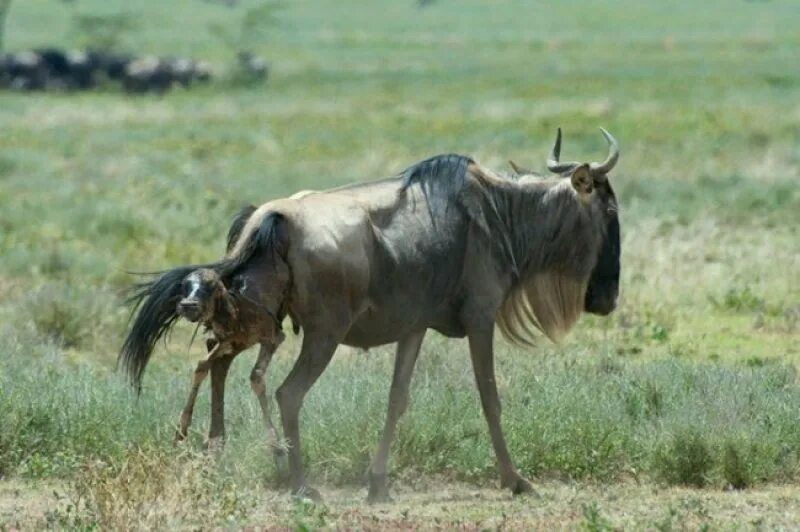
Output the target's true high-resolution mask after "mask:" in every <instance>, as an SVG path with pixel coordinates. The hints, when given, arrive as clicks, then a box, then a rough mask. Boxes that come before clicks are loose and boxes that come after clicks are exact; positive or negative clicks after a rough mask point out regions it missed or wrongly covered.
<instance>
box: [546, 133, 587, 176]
mask: <svg viewBox="0 0 800 532" xmlns="http://www.w3.org/2000/svg"><path fill="white" fill-rule="evenodd" d="M560 155H561V128H558V133H557V134H556V143H555V144H554V145H553V151H552V153H551V154H550V157H549V158H548V159H547V169H548V170H550V171H551V172H553V173H556V174H563V173H564V172H569V171H570V170H573V169H574V168H575V167H576V166H580V164H581V163H579V162H570V163H562V162H559V161H558V158H559V156H560Z"/></svg>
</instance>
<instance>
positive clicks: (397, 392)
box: [367, 331, 425, 503]
mask: <svg viewBox="0 0 800 532" xmlns="http://www.w3.org/2000/svg"><path fill="white" fill-rule="evenodd" d="M424 337H425V331H422V332H420V333H416V334H412V335H410V336H407V337H405V338H402V339H401V340H400V341H399V342H397V354H396V355H395V359H394V375H393V376H392V388H391V391H390V392H389V408H388V411H387V413H386V425H385V426H384V428H383V436H382V437H381V441H380V443H379V444H378V449H377V451H376V452H375V457H374V458H373V459H372V464H371V465H370V469H369V493H368V495H367V501H368V502H371V503H375V502H388V501H390V500H391V498H390V497H389V488H388V486H387V483H386V462H387V461H388V460H389V451H390V448H391V445H392V441H393V440H394V433H395V428H396V427H397V422H398V420H399V419H400V417H401V416H402V415H403V413H404V412H405V411H406V407H407V406H408V388H409V383H410V382H411V375H412V374H413V373H414V364H415V363H416V362H417V356H418V355H419V349H420V346H421V345H422V339H423V338H424Z"/></svg>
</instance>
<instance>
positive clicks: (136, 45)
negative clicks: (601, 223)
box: [0, 0, 800, 530]
mask: <svg viewBox="0 0 800 532" xmlns="http://www.w3.org/2000/svg"><path fill="white" fill-rule="evenodd" d="M244 4H247V2H244ZM426 4H427V5H425V6H424V7H420V4H418V3H415V2H412V1H411V0H408V1H391V2H389V1H374V2H356V1H354V0H338V1H329V0H317V1H297V2H286V3H285V4H283V5H282V7H281V9H279V10H277V11H275V23H274V24H273V25H272V26H270V30H269V32H268V35H267V38H266V39H265V40H264V41H263V43H262V44H261V45H260V46H261V48H259V49H258V50H257V51H258V52H259V53H262V54H263V55H264V56H265V57H267V58H268V59H269V61H270V64H271V73H270V78H269V80H268V82H267V83H266V85H258V86H248V85H242V84H237V83H229V82H226V81H224V80H222V79H219V80H217V81H214V82H212V83H210V84H209V85H207V86H203V87H197V88H192V89H190V90H175V91H171V92H169V93H167V94H165V95H162V96H157V95H140V96H131V95H126V94H124V93H122V92H120V91H118V90H112V89H109V88H100V89H97V90H93V91H90V92H84V93H47V94H26V93H13V92H3V93H0V529H8V530H13V529H17V528H42V527H52V528H80V529H95V528H98V529H152V528H159V529H173V528H181V529H186V528H189V529H206V528H215V527H222V528H226V527H230V528H239V527H246V526H253V527H262V526H264V527H276V528H298V529H315V528H325V527H334V528H336V527H338V528H356V529H381V528H389V529H411V528H442V529H450V528H462V529H470V530H471V529H484V528H489V529H494V528H501V529H533V528H540V529H553V528H570V529H571V528H585V529H589V530H610V529H621V528H625V529H627V528H633V529H658V530H671V529H718V528H722V529H730V528H734V529H750V528H756V529H758V528H765V529H773V528H786V529H793V528H797V527H798V526H800V487H798V486H799V484H798V482H800V382H799V381H798V374H797V368H798V363H800V343H799V342H798V340H799V339H800V192H799V191H800V69H798V68H797V65H798V62H797V61H798V58H799V57H800V32H798V28H800V10H798V8H797V5H796V2H794V1H793V0H772V1H761V2H745V1H734V0H726V1H722V0H711V1H708V2H702V3H698V2H690V1H688V0H675V1H670V2H639V1H635V0H620V1H616V2H578V1H563V2H557V3H556V2H533V1H531V2H528V1H521V0H517V1H512V0H501V1H496V2H480V1H474V0H459V1H455V0H439V1H437V2H433V3H426ZM123 11H124V12H126V13H128V15H129V16H131V17H133V18H135V19H136V20H137V21H138V22H137V24H136V25H135V27H134V29H133V30H131V31H128V32H127V33H125V36H124V41H123V42H121V43H119V44H120V45H121V46H123V47H124V48H126V49H129V50H131V51H136V52H137V53H154V54H159V55H188V56H193V57H198V58H203V59H207V60H209V61H211V62H212V64H214V65H215V66H219V67H223V66H224V65H225V64H226V62H230V61H231V57H230V56H231V53H230V50H229V49H228V48H227V47H226V45H225V44H224V43H223V42H222V40H221V39H220V38H219V36H218V34H217V33H215V32H214V31H211V30H210V28H214V27H219V26H220V25H222V26H225V25H228V26H230V27H238V25H239V24H240V18H241V17H242V9H241V8H237V7H234V8H228V7H225V6H224V5H221V3H217V2H201V1H199V0H192V1H189V0H182V1H178V2H169V3H167V2H155V1H146V2H145V1H142V2H136V3H130V4H127V3H124V2H117V1H114V2H105V1H100V0H81V1H79V2H74V3H67V2H55V1H52V2H47V1H45V0H41V1H31V2H14V3H12V4H11V10H10V13H9V17H8V21H7V27H6V48H7V49H8V50H19V49H27V48H33V47H37V46H42V45H46V44H53V45H58V46H63V47H66V48H70V47H78V46H81V45H82V44H84V43H83V41H82V40H81V39H82V35H81V33H80V32H78V31H75V30H74V29H71V26H70V24H69V21H70V17H74V16H75V14H76V13H78V14H96V13H101V14H102V13H106V14H108V13H111V14H113V13H116V12H123ZM559 126H560V127H562V128H563V130H564V147H563V154H564V157H565V158H568V159H580V160H598V159H602V158H603V157H604V156H605V153H606V146H605V143H604V141H603V139H602V137H601V135H600V134H599V132H598V130H597V127H598V126H603V127H605V128H607V129H608V130H609V131H611V132H612V133H613V134H614V135H615V136H616V137H617V138H618V139H619V141H620V144H621V150H622V155H621V158H620V163H619V165H618V166H617V168H616V170H615V171H614V172H613V173H612V174H611V182H612V184H613V186H614V187H615V190H616V193H617V196H618V198H619V202H620V216H621V223H622V232H623V243H622V280H621V294H620V304H619V308H618V310H617V311H616V312H615V313H614V314H612V315H611V316H610V317H608V318H602V319H600V318H595V317H584V318H582V319H581V321H580V322H579V324H578V325H577V327H576V328H575V329H574V330H573V332H572V333H571V335H570V336H569V337H568V338H567V339H566V340H565V341H564V342H563V343H562V344H560V345H553V344H550V343H548V342H547V341H546V340H544V339H542V340H541V341H540V342H539V345H538V346H537V347H536V348H534V349H522V348H519V347H515V346H512V345H510V344H507V343H505V342H504V341H503V340H502V339H499V340H498V346H497V349H498V369H497V372H498V385H499V388H500V394H501V397H502V400H503V405H504V410H503V424H504V428H505V431H506V437H507V439H508V442H509V446H510V448H511V453H512V455H513V456H514V458H515V460H516V463H517V465H518V467H519V469H520V471H521V472H522V473H523V474H524V475H526V476H527V477H529V478H530V479H531V480H532V481H533V482H534V484H535V485H536V486H537V489H538V492H539V493H538V496H531V497H519V498H512V497H511V496H510V495H508V494H507V493H506V492H503V491H500V490H499V488H498V486H497V480H496V477H497V475H496V472H495V466H494V457H493V454H492V451H491V445H490V442H489V438H488V433H487V429H486V425H485V421H484V419H483V415H482V413H481V410H480V402H479V399H478V395H477V391H476V389H475V385H474V383H473V377H472V371H471V368H470V364H469V356H468V353H467V349H466V344H465V342H464V341H459V340H447V339H444V338H442V337H439V336H438V335H436V334H429V335H428V337H427V339H426V343H425V344H424V346H423V350H422V354H421V358H420V362H419V365H418V368H417V371H416V374H415V377H414V380H413V383H412V395H411V406H410V408H409V411H408V412H407V413H406V415H405V417H404V418H403V420H402V421H401V424H400V428H399V434H398V436H397V439H396V442H395V444H394V447H393V455H392V459H391V462H390V466H391V471H392V472H391V479H392V490H393V496H394V498H395V502H394V503H392V504H386V505H378V506H367V505H366V504H365V503H364V498H365V495H366V489H365V484H364V480H363V477H364V472H365V471H366V469H367V466H368V463H369V458H370V455H371V453H372V452H373V450H374V447H375V446H376V444H377V441H378V437H379V434H380V430H381V427H382V425H383V421H384V415H385V408H386V402H387V399H388V387H389V383H390V381H391V371H392V354H393V351H392V349H391V348H388V347H387V348H379V349H372V350H370V351H368V352H361V351H357V350H352V349H347V348H342V349H340V351H339V352H338V353H337V355H336V357H335V358H334V361H333V363H332V365H331V367H330V368H329V369H328V371H327V372H326V373H325V374H324V375H323V376H322V378H321V379H320V381H319V382H318V384H317V385H316V386H315V388H314V389H313V390H312V392H311V393H310V395H309V397H308V398H307V400H306V403H305V406H304V409H303V414H302V418H301V420H302V426H303V438H304V441H303V443H304V451H305V459H306V461H307V463H308V465H309V471H310V473H311V475H312V479H313V481H314V483H315V484H316V485H317V486H318V487H320V488H321V491H322V493H323V496H325V498H326V502H325V503H324V504H313V503H311V502H308V501H298V500H293V499H292V498H291V497H290V496H289V494H288V491H287V490H286V489H285V488H283V487H282V485H281V482H280V478H279V475H278V474H277V473H276V471H275V469H274V466H273V463H272V460H271V458H270V455H269V453H268V450H267V447H266V443H265V433H264V430H263V428H262V425H261V418H260V412H259V410H258V404H257V402H256V400H255V398H254V397H253V396H252V394H251V392H250V389H249V384H248V378H247V376H248V372H249V369H250V367H251V364H252V362H253V361H254V359H255V352H252V353H245V354H243V355H241V356H240V357H239V359H237V361H236V362H235V363H234V366H233V370H232V372H233V375H232V376H231V378H230V379H229V381H228V398H227V403H226V413H227V433H228V439H227V444H226V446H225V448H224V450H222V451H221V452H218V453H208V452H206V451H204V449H203V441H204V432H205V430H207V423H208V397H207V389H206V388H204V391H203V393H202V395H201V398H200V400H199V401H198V407H197V411H196V413H195V424H194V426H193V430H192V433H191V434H190V437H189V439H188V441H187V442H185V443H184V444H182V445H179V446H177V447H174V446H173V444H172V437H173V434H174V430H175V423H176V421H177V415H178V412H179V409H180V407H181V406H182V404H183V402H184V400H185V396H186V394H187V393H188V389H189V381H190V375H191V372H192V370H193V368H194V364H195V362H196V361H197V360H198V359H199V358H201V357H202V356H203V354H204V352H203V351H204V350H203V349H202V342H199V341H196V342H194V344H192V345H190V339H191V336H192V332H193V329H192V327H191V326H190V325H189V324H182V325H180V326H178V327H177V329H176V331H175V332H174V334H173V335H172V338H171V339H170V341H169V342H168V343H167V344H166V345H163V344H162V345H161V346H160V347H159V348H158V350H157V352H156V353H155V354H154V357H153V360H152V362H151V364H150V366H149V368H148V372H147V375H146V377H145V381H144V387H143V391H142V395H141V397H139V398H138V399H137V397H136V394H135V392H134V391H133V390H131V389H130V387H129V386H128V384H127V383H126V381H125V379H124V377H123V376H122V375H121V374H119V373H117V372H115V361H116V356H117V352H118V349H119V347H120V345H121V342H122V340H123V338H124V334H125V332H126V326H127V323H128V321H127V320H128V317H129V308H128V307H126V305H125V303H124V301H125V289H126V287H128V286H129V285H130V284H131V283H132V282H133V281H135V277H133V276H131V275H130V274H128V273H127V271H128V270H138V271H148V270H158V269H163V268H167V267H171V266H175V265H179V264H187V263H198V262H202V261H208V260H214V259H216V258H218V257H220V256H221V254H222V253H223V249H224V237H225V232H226V230H227V227H228V225H229V222H230V220H231V218H232V216H233V214H234V213H235V212H236V211H237V210H238V209H239V207H241V206H242V205H243V204H245V203H256V204H258V203H261V202H264V201H266V200H269V199H272V198H276V197H281V196H285V195H289V194H291V193H293V192H296V191H298V190H301V189H307V188H316V189H319V188H326V187H333V186H337V185H341V184H345V183H350V182H353V181H364V180H369V179H375V178H380V177H385V176H389V175H393V174H395V173H397V172H399V171H400V170H402V169H403V168H405V167H406V166H408V165H410V164H412V163H414V162H416V161H419V160H422V159H424V158H427V157H428V156H431V155H434V154H437V153H447V152H457V153H464V154H468V155H471V156H473V157H475V158H476V159H478V160H479V161H480V162H482V163H483V164H485V165H487V166H489V167H493V168H496V169H500V170H503V169H507V168H508V167H507V163H506V161H507V160H508V159H513V160H515V161H516V162H518V163H520V164H521V165H524V166H528V167H531V168H534V169H537V170H541V171H544V168H545V164H544V161H545V158H546V155H547V153H548V151H549V148H550V146H551V143H552V141H553V138H554V134H555V130H556V127H559ZM288 336H289V338H288V339H287V341H286V342H285V344H284V345H283V346H282V348H281V350H280V351H279V354H278V355H277V357H276V361H275V362H274V364H273V366H271V368H270V372H269V375H268V387H269V389H270V390H272V391H274V390H275V388H276V387H277V386H278V384H279V383H280V382H281V380H282V378H283V377H284V376H285V375H286V373H287V372H288V370H289V368H290V367H291V364H292V362H293V361H294V358H295V356H296V354H297V352H298V349H299V339H298V338H297V337H293V336H292V335H291V334H288Z"/></svg>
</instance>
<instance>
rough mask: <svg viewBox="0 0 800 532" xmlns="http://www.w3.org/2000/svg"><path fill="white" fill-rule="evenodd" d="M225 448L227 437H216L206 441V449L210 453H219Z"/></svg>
mask: <svg viewBox="0 0 800 532" xmlns="http://www.w3.org/2000/svg"><path fill="white" fill-rule="evenodd" d="M224 448H225V436H214V437H211V438H209V439H208V440H206V444H205V449H206V451H209V452H219V451H222V449H224Z"/></svg>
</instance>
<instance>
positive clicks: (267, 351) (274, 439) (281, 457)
mask: <svg viewBox="0 0 800 532" xmlns="http://www.w3.org/2000/svg"><path fill="white" fill-rule="evenodd" d="M283 339H284V336H283V333H279V336H278V339H277V340H276V341H275V342H274V343H272V344H261V350H260V351H259V352H258V360H256V365H255V366H254V367H253V370H252V371H251V372H250V388H251V389H252V390H253V393H254V394H255V395H256V398H257V399H258V403H259V405H260V406H261V416H262V417H263V419H264V426H265V427H266V429H267V445H269V446H270V447H272V452H273V455H274V458H275V467H276V469H277V470H278V471H279V472H280V471H284V470H285V469H286V450H285V449H284V447H283V444H282V442H281V441H280V437H279V436H278V431H277V430H275V425H273V424H272V416H271V415H270V408H269V406H270V405H269V397H268V396H267V386H266V384H265V382H264V374H265V373H266V372H267V367H268V366H269V363H270V361H271V360H272V355H273V353H274V352H275V350H276V349H277V348H278V346H279V345H280V344H281V343H282V342H283Z"/></svg>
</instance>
